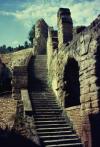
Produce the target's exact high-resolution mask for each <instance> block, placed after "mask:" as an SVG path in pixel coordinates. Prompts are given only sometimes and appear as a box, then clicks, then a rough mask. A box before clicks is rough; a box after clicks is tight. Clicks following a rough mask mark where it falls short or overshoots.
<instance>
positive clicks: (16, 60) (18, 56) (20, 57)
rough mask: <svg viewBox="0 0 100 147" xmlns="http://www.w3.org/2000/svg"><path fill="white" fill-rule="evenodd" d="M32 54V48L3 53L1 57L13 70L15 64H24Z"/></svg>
mask: <svg viewBox="0 0 100 147" xmlns="http://www.w3.org/2000/svg"><path fill="white" fill-rule="evenodd" d="M30 54H32V48H29V49H24V50H21V51H17V52H14V53H8V54H1V55H0V58H1V60H2V62H3V63H4V64H6V66H7V67H8V68H10V69H11V70H12V69H13V66H18V65H23V64H24V63H25V62H26V61H27V59H28V57H29V55H30Z"/></svg>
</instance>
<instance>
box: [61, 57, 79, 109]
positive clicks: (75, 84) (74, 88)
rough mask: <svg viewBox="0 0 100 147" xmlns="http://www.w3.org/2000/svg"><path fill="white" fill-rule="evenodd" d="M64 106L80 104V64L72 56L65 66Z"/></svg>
mask: <svg viewBox="0 0 100 147" xmlns="http://www.w3.org/2000/svg"><path fill="white" fill-rule="evenodd" d="M63 82H64V88H63V90H64V106H65V107H71V106H76V105H79V104H80V82H79V65H78V62H77V61H76V59H75V58H74V57H70V58H68V60H67V63H66V65H65V68H64V76H63Z"/></svg>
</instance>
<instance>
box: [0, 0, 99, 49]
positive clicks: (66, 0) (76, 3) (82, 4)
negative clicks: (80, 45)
mask: <svg viewBox="0 0 100 147" xmlns="http://www.w3.org/2000/svg"><path fill="white" fill-rule="evenodd" d="M59 7H65V8H70V10H71V13H72V18H73V21H74V26H76V25H89V24H90V23H91V22H92V21H93V20H94V19H95V18H96V17H97V15H98V14H100V2H99V0H0V45H3V44H6V45H7V46H9V45H11V46H14V47H15V46H16V45H18V44H23V42H24V41H25V40H27V37H28V32H29V30H30V29H31V27H32V25H33V24H34V23H35V22H36V21H37V20H38V19H39V18H44V19H45V21H46V22H47V23H48V24H49V25H50V26H54V27H55V28H56V26H57V17H56V15H57V11H58V8H59Z"/></svg>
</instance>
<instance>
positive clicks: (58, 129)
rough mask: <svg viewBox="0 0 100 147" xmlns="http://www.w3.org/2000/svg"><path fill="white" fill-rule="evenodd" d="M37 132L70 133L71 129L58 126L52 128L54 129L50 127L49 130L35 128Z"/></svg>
mask: <svg viewBox="0 0 100 147" xmlns="http://www.w3.org/2000/svg"><path fill="white" fill-rule="evenodd" d="M36 130H37V131H38V132H48V131H49V132H56V131H71V127H69V126H64V127H63V126H62V127H59V126H57V127H54V128H52V127H50V128H43V127H42V128H37V129H36ZM71 132H72V131H71Z"/></svg>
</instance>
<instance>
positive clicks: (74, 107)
mask: <svg viewBox="0 0 100 147" xmlns="http://www.w3.org/2000/svg"><path fill="white" fill-rule="evenodd" d="M80 107H81V105H77V106H72V107H69V108H65V110H67V111H70V110H74V109H80Z"/></svg>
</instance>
